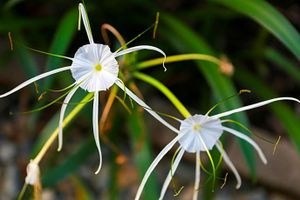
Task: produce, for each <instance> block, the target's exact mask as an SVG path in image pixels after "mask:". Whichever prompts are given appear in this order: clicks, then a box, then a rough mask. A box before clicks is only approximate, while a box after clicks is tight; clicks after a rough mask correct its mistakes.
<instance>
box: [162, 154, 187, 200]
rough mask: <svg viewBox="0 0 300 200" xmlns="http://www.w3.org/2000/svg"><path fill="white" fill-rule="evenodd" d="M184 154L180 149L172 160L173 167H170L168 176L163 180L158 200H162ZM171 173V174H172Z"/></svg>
mask: <svg viewBox="0 0 300 200" xmlns="http://www.w3.org/2000/svg"><path fill="white" fill-rule="evenodd" d="M183 154H184V149H181V150H180V151H179V153H178V155H177V156H176V159H175V160H174V163H173V165H172V166H171V168H172V169H170V171H169V173H168V176H167V178H166V179H165V182H164V184H163V186H162V189H161V192H160V196H159V200H162V199H163V198H164V196H165V194H166V191H167V189H168V186H169V185H170V182H171V180H172V178H173V176H174V174H175V172H176V169H177V167H178V165H179V162H180V161H181V159H182V156H183ZM172 173H173V174H172Z"/></svg>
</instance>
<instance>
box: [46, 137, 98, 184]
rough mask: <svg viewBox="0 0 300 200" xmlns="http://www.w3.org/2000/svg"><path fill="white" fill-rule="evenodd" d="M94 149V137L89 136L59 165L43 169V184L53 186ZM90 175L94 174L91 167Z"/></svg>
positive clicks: (80, 163) (73, 169)
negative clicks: (46, 169)
mask: <svg viewBox="0 0 300 200" xmlns="http://www.w3.org/2000/svg"><path fill="white" fill-rule="evenodd" d="M91 135H92V134H91ZM95 151H96V146H95V142H94V139H93V137H89V138H88V139H87V140H86V141H84V142H83V143H82V144H81V145H80V147H79V148H78V150H77V151H76V152H74V153H73V154H72V155H70V156H68V157H67V158H66V159H65V160H64V161H63V162H62V163H61V164H60V165H58V166H57V167H55V168H53V169H51V170H49V171H45V172H46V173H45V174H44V176H43V177H42V183H43V186H44V187H52V186H54V185H55V184H56V183H57V182H58V181H60V180H62V179H63V178H65V177H67V176H68V175H70V174H71V173H73V172H74V171H75V170H77V169H78V168H79V166H80V165H82V164H83V163H84V162H86V160H87V159H88V158H89V156H90V155H93V153H94V152H95ZM91 175H94V172H93V169H91Z"/></svg>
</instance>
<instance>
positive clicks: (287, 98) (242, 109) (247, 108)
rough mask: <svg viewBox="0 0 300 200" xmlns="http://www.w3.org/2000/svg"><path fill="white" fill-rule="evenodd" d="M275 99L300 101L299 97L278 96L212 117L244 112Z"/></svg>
mask: <svg viewBox="0 0 300 200" xmlns="http://www.w3.org/2000/svg"><path fill="white" fill-rule="evenodd" d="M275 101H296V102H298V103H300V100H299V99H296V98H293V97H278V98H274V99H269V100H266V101H262V102H259V103H255V104H251V105H248V106H244V107H241V108H237V109H234V110H229V111H226V112H223V113H220V114H216V115H214V116H211V117H213V118H221V117H225V116H228V115H231V114H234V113H238V112H242V111H245V110H251V109H253V108H257V107H261V106H264V105H267V104H270V103H273V102H275Z"/></svg>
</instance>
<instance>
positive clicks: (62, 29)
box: [45, 9, 78, 88]
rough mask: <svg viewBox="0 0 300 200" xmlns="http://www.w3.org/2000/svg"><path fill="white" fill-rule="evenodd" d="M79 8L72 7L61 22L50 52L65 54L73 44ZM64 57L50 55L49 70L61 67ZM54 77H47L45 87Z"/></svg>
mask: <svg viewBox="0 0 300 200" xmlns="http://www.w3.org/2000/svg"><path fill="white" fill-rule="evenodd" d="M77 15H78V10H77V9H72V10H71V11H69V12H68V13H67V14H66V15H65V16H64V18H63V19H62V20H61V22H60V23H59V26H58V28H57V30H56V33H55V36H54V39H53V41H52V44H51V47H50V49H49V52H50V53H55V54H59V55H64V54H65V53H66V50H67V49H68V47H69V46H70V44H71V41H72V39H73V37H74V35H75V32H76V30H77V29H76V28H77V20H78V18H77ZM61 65H62V59H60V58H57V57H53V56H51V57H49V59H48V60H47V65H46V66H47V67H48V71H50V70H53V69H55V68H58V67H61ZM52 80H53V79H45V87H46V88H47V87H48V86H49V85H51V81H52Z"/></svg>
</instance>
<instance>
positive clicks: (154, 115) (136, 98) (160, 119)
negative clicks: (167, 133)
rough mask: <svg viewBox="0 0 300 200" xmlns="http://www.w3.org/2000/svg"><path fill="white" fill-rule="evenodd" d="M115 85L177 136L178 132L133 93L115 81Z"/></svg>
mask: <svg viewBox="0 0 300 200" xmlns="http://www.w3.org/2000/svg"><path fill="white" fill-rule="evenodd" d="M116 85H117V86H119V87H120V88H121V89H122V90H123V91H124V92H126V94H127V95H128V96H130V97H131V98H132V99H133V100H134V101H135V102H136V103H137V104H139V105H140V106H142V107H143V108H144V109H145V110H146V111H147V112H148V113H149V114H151V115H152V116H153V117H155V118H156V119H157V120H158V121H160V122H161V123H162V124H163V125H165V126H166V127H168V128H169V129H171V130H172V131H174V132H175V133H177V134H179V131H178V130H177V129H176V128H175V127H173V126H172V125H171V124H169V123H168V122H166V121H165V120H164V119H163V118H161V117H160V116H159V115H158V114H157V113H156V112H154V111H153V110H152V109H151V108H150V107H149V106H148V105H147V104H146V103H145V102H143V101H142V100H141V99H140V98H139V97H137V96H136V95H135V94H134V93H133V92H131V91H130V90H129V89H128V88H127V87H126V86H125V85H124V84H123V83H122V82H121V81H120V80H117V81H116Z"/></svg>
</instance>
